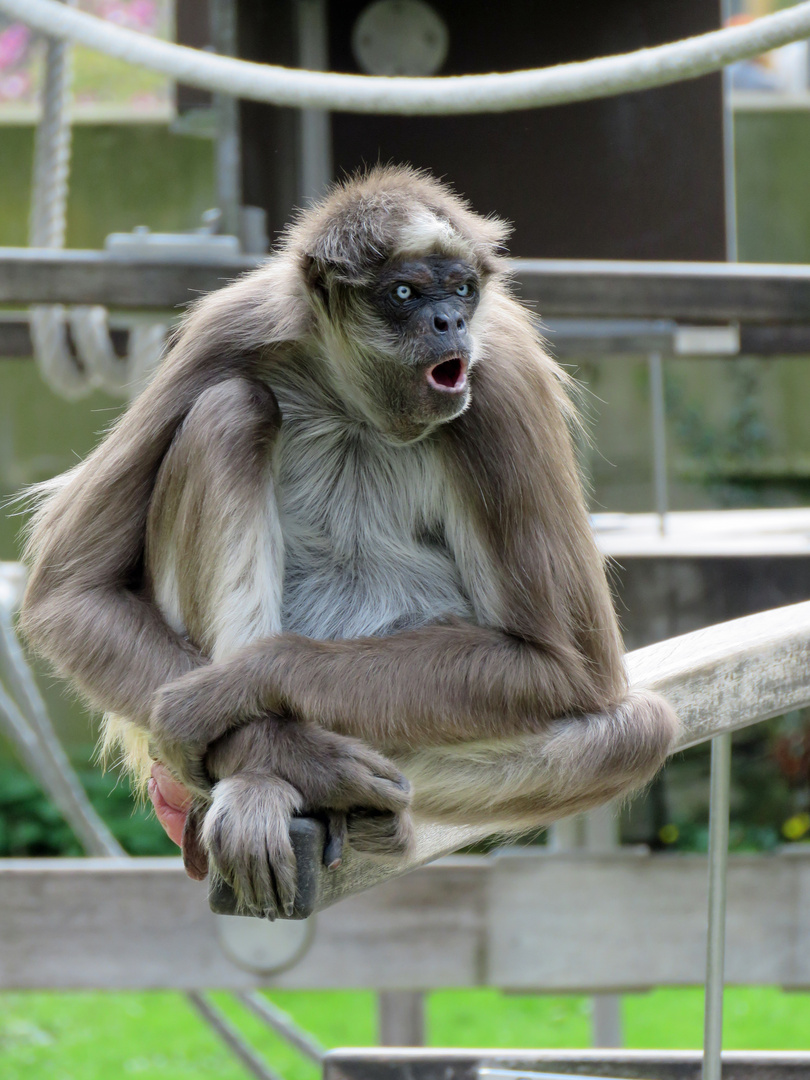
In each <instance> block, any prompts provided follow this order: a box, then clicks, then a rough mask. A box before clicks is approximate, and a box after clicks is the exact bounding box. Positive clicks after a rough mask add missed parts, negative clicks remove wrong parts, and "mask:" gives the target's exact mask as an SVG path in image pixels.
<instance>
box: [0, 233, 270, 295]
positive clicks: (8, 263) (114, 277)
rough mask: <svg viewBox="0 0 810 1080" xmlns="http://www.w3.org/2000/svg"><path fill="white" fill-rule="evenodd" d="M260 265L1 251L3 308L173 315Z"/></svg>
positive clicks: (244, 259) (250, 260)
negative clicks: (75, 307) (94, 307)
mask: <svg viewBox="0 0 810 1080" xmlns="http://www.w3.org/2000/svg"><path fill="white" fill-rule="evenodd" d="M259 261H260V260H259V259H257V258H256V257H250V256H236V257H232V258H223V257H221V256H220V257H218V258H217V259H216V260H212V261H205V260H202V259H199V260H195V261H194V262H189V261H185V262H171V261H169V260H168V259H165V258H164V259H160V260H159V261H157V260H156V261H154V262H148V261H146V260H137V261H136V260H129V259H124V258H120V257H115V256H112V255H108V254H107V253H106V252H104V251H79V250H66V251H59V252H56V251H46V250H42V249H29V248H2V249H0V303H2V304H39V303H43V304H50V303H57V304H87V303H92V304H104V305H105V306H107V307H113V308H143V309H160V310H166V309H172V308H178V307H182V306H183V305H184V304H187V303H188V302H189V301H190V300H194V299H196V298H197V297H199V296H201V295H202V294H203V293H207V292H211V291H212V290H213V289H218V288H221V287H222V285H224V284H225V283H226V282H227V281H229V280H231V279H232V278H234V277H236V276H237V275H238V274H240V273H241V272H242V271H244V270H250V269H252V268H253V267H254V266H256V265H257V264H258V262H259Z"/></svg>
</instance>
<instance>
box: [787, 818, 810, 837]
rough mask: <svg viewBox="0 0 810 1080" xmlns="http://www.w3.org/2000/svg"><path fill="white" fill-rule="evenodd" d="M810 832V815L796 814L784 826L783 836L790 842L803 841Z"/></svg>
mask: <svg viewBox="0 0 810 1080" xmlns="http://www.w3.org/2000/svg"><path fill="white" fill-rule="evenodd" d="M808 832H810V814H794V815H793V817H789V818H788V819H787V821H786V822H784V823H783V825H782V835H783V836H785V837H787V839H788V840H801V838H802V837H803V836H805V835H806V834H807V833H808Z"/></svg>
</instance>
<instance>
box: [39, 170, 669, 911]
mask: <svg viewBox="0 0 810 1080" xmlns="http://www.w3.org/2000/svg"><path fill="white" fill-rule="evenodd" d="M505 232H506V230H505V227H504V226H503V225H502V224H501V223H500V222H497V221H494V220H489V219H484V218H481V217H479V216H478V215H475V214H473V213H472V211H471V210H470V209H469V208H468V207H467V205H466V204H465V203H464V202H463V201H462V200H461V199H459V198H458V197H457V196H455V195H453V194H452V193H451V192H450V191H449V190H448V189H447V188H446V187H445V186H444V185H442V184H440V183H438V182H437V181H435V180H433V179H432V178H430V177H428V176H426V175H424V174H421V173H416V172H414V171H413V170H409V169H377V170H373V171H372V172H371V173H370V174H368V175H367V176H364V177H361V178H356V179H355V180H353V181H350V182H348V183H346V184H345V185H343V186H341V187H339V188H338V189H337V190H336V191H335V192H334V193H333V194H332V195H331V196H330V197H329V198H328V199H326V200H325V201H324V202H323V203H322V204H321V205H320V206H318V207H316V208H314V209H313V210H310V211H307V212H306V213H305V214H304V215H302V217H301V219H300V220H299V222H298V223H297V224H295V225H294V226H293V227H292V228H291V230H290V231H289V233H288V234H287V236H286V237H285V239H284V240H283V242H282V245H281V248H280V251H279V253H278V254H277V255H275V256H274V257H273V258H271V259H270V260H269V262H268V263H267V264H266V265H265V266H264V267H262V268H260V269H259V270H257V271H255V272H254V273H252V274H250V275H247V276H246V277H244V278H242V279H240V280H239V281H237V282H235V283H234V284H232V285H230V286H228V287H226V288H225V289H223V290H221V291H220V292H218V293H216V294H214V295H212V296H209V297H206V298H204V299H203V300H201V301H200V302H199V303H198V304H197V305H196V306H195V308H194V310H193V311H192V313H191V314H190V315H189V317H188V318H187V319H186V321H185V323H184V326H183V328H182V329H181V331H180V333H179V334H178V335H177V338H176V340H175V342H174V344H173V347H172V349H171V350H170V352H169V354H168V356H167V358H166V360H165V362H164V364H163V366H162V367H161V369H160V370H159V372H158V374H157V376H156V378H155V380H154V381H153V383H152V384H151V385H150V386H149V387H148V388H147V390H146V391H145V392H144V393H143V394H142V395H141V397H140V398H138V400H137V401H136V402H135V403H134V404H133V405H132V407H131V408H130V410H129V411H128V412H127V414H126V415H125V416H124V417H123V418H122V419H121V421H120V422H119V423H118V424H117V425H116V426H115V427H114V428H113V430H112V431H111V433H110V434H109V435H108V437H107V439H106V440H105V441H104V443H103V444H102V445H101V446H100V447H99V449H98V450H96V451H95V452H94V453H93V454H92V455H91V456H90V457H89V458H88V459H87V460H86V461H85V462H84V463H83V464H82V465H80V466H78V467H77V468H76V469H75V470H73V471H72V473H70V474H68V475H67V476H66V477H65V478H64V479H63V481H60V482H58V483H56V484H52V485H50V486H48V487H47V491H46V492H45V494H46V495H47V496H48V497H47V498H46V499H45V500H44V502H43V505H42V507H41V508H40V510H39V511H38V514H37V516H36V518H35V521H34V525H33V529H32V533H31V537H30V541H29V545H28V550H27V556H26V557H27V560H28V562H29V564H30V566H31V576H30V580H29V586H28V590H27V593H26V598H25V603H24V607H23V614H22V626H23V629H24V631H25V633H26V634H27V636H28V638H29V640H30V641H31V642H32V643H33V644H34V645H35V646H36V647H37V649H38V650H39V651H40V652H42V653H43V654H44V655H45V656H47V657H48V658H49V659H50V660H51V661H52V663H53V664H54V665H55V666H56V667H57V669H58V670H60V671H61V672H62V673H63V674H65V675H67V676H69V677H70V678H71V679H72V680H73V682H74V683H75V684H76V685H77V686H78V687H79V688H80V689H81V690H82V691H83V692H84V693H85V694H86V695H87V697H88V698H89V700H90V701H91V702H92V704H93V705H94V706H96V707H98V708H101V709H104V710H108V711H110V712H112V713H115V714H118V715H119V716H122V717H124V718H125V720H126V722H127V724H129V725H135V726H137V727H139V728H140V729H141V730H143V729H146V730H147V731H148V732H149V735H150V737H151V739H152V740H153V745H154V748H155V751H156V752H159V753H160V754H161V756H162V757H163V758H164V759H165V760H167V762H168V763H169V764H170V765H171V766H172V767H173V768H174V769H175V770H176V771H177V773H178V775H180V776H181V777H182V778H183V779H184V780H185V781H186V782H187V783H189V784H190V785H192V786H193V787H194V788H195V790H196V791H197V793H198V796H199V798H200V799H202V800H204V801H205V802H206V803H207V801H208V800H209V799H211V798H213V804H212V806H211V809H210V810H209V811H208V814H207V816H206V818H205V825H204V828H203V835H204V838H205V842H206V847H207V850H208V853H209V856H210V857H211V859H212V861H213V863H214V865H215V866H216V867H217V868H218V869H219V871H220V872H221V873H223V875H224V876H226V877H227V878H228V879H229V880H230V881H231V882H232V883H233V884H234V885H235V887H237V889H238V890H239V892H240V895H241V896H242V898H243V900H244V902H245V903H246V904H247V905H248V907H249V908H250V909H251V910H254V911H257V912H261V913H266V912H268V911H269V910H271V909H272V910H275V909H277V908H279V907H280V908H281V909H282V910H284V909H287V908H288V907H289V904H290V903H291V890H294V864H293V863H292V861H291V860H292V855H291V849H290V848H289V841H288V839H287V837H286V828H285V825H286V822H287V821H288V820H289V817H290V815H291V814H293V813H296V812H302V811H307V812H323V813H325V814H326V815H327V816H330V815H331V820H333V822H334V825H335V829H336V830H337V832H338V833H340V832H341V830H342V829H344V828H345V825H343V824H341V821H345V819H346V816H347V815H348V820H349V839H350V842H354V843H356V844H357V845H358V846H363V845H364V844H365V846H366V848H367V849H374V850H382V851H388V852H393V851H402V850H403V848H405V847H406V846H407V844H408V840H409V825H408V816H407V812H406V807H407V801H408V800H407V796H406V794H405V785H404V782H403V781H402V779H401V777H400V776H399V773H398V771H397V769H396V768H394V767H393V766H392V765H391V764H390V763H389V762H388V761H386V759H385V758H382V757H381V756H380V754H379V753H377V752H376V751H373V750H371V749H370V748H369V747H370V746H373V747H376V748H377V750H382V751H384V752H385V753H387V754H388V755H389V756H391V757H392V758H393V759H394V760H395V761H396V762H397V763H398V764H399V766H400V767H401V768H402V769H403V770H404V772H405V773H406V775H408V776H409V777H410V778H411V780H412V781H413V783H414V785H415V795H414V810H415V812H416V813H417V814H418V815H419V816H421V817H426V818H431V819H434V820H444V821H451V822H469V821H481V820H491V821H492V822H493V825H495V826H497V827H498V828H507V827H512V828H515V829H517V828H525V827H528V826H531V825H536V824H542V823H545V822H547V821H549V820H553V819H554V818H555V817H557V816H561V815H563V814H567V813H573V812H575V811H577V810H581V809H585V808H587V807H588V806H592V805H595V804H596V803H597V802H600V801H603V800H605V799H608V798H611V797H614V796H616V795H618V794H622V793H624V792H626V791H628V790H631V789H632V788H634V787H636V786H638V785H639V784H641V783H644V782H646V781H647V780H648V779H649V778H650V777H651V776H652V775H653V774H654V772H655V771H656V770H657V769H658V768H659V767H660V765H661V763H662V762H663V760H664V758H665V757H666V754H667V752H668V750H669V747H670V746H671V744H672V741H673V739H674V737H675V734H676V732H677V720H676V719H675V717H674V715H673V713H672V711H671V710H670V709H669V707H668V706H667V705H666V703H665V702H663V701H662V700H661V699H660V698H657V697H655V695H652V694H636V695H630V696H628V693H627V685H626V678H625V674H624V669H623V665H622V649H621V640H620V636H619V632H618V627H617V623H616V619H615V615H614V612H613V607H612V603H611V599H610V595H609V591H608V587H607V583H606V580H605V574H604V569H603V565H602V560H601V558H600V556H599V554H598V552H597V550H596V547H595V544H594V541H593V537H592V535H591V530H590V525H589V522H588V519H587V514H586V511H585V506H584V500H583V497H582V493H581V486H580V481H579V477H578V474H577V470H576V466H575V461H574V456H573V450H572V445H571V438H570V434H569V425H570V421H571V418H572V411H571V407H570V405H569V402H568V398H567V395H566V386H565V378H564V376H563V375H562V373H561V371H560V369H559V368H558V367H557V366H556V365H555V364H554V363H553V361H551V360H550V359H549V358H548V356H547V355H546V354H545V353H544V351H543V349H542V346H541V344H540V342H539V340H538V337H537V334H536V330H535V328H534V326H533V323H532V320H531V318H530V316H529V314H528V313H527V312H526V310H525V309H524V308H523V307H522V306H521V305H520V304H519V303H517V302H516V301H515V300H514V299H513V298H512V296H511V295H510V293H509V289H508V282H507V277H506V270H505V264H504V262H503V259H502V249H501V244H502V242H503V239H504V236H505ZM431 236H432V237H433V240H432V241H430V243H431V244H432V248H431V250H435V251H436V252H438V253H439V254H442V255H446V256H447V257H448V258H455V259H463V260H464V262H465V264H467V265H469V266H470V267H471V272H473V273H474V274H475V275H476V276H477V279H478V280H479V281H480V283H481V299H480V303H479V307H478V310H477V312H476V315H475V320H474V325H475V334H474V341H473V347H472V351H471V353H470V365H471V366H470V378H469V382H470V394H469V397H468V398H467V399H465V400H464V402H463V407H461V406H460V411H459V412H458V414H457V415H455V416H453V417H450V416H449V415H448V416H444V415H439V414H438V413H437V414H436V416H435V417H433V416H432V415H431V412H430V409H431V408H432V406H431V403H430V401H429V400H428V399H426V398H425V393H424V386H423V384H422V383H420V382H419V381H418V379H417V376H416V375H414V371H418V367H414V364H418V362H419V355H418V342H417V343H416V345H415V346H414V344H413V342H411V343H409V345H408V349H409V350H410V351H409V352H408V353H407V356H405V354H404V353H403V352H402V350H403V348H404V346H403V345H401V344H400V342H399V341H398V339H397V337H396V334H395V333H393V332H392V331H391V329H390V327H389V328H386V327H385V326H384V325H383V324H382V323H381V322H380V319H379V318H378V317H377V316H376V315H375V311H374V308H373V306H371V305H370V301H369V300H368V299H366V297H367V296H368V295H369V294H368V290H369V289H370V288H372V287H373V285H374V282H375V281H377V280H378V278H379V275H380V274H381V273H382V272H383V271H384V270H385V268H386V267H390V266H391V265H392V260H393V264H395V263H396V260H397V258H399V257H400V256H402V257H403V258H404V257H407V258H410V257H413V255H414V254H418V251H416V252H415V248H418V246H419V244H421V243H424V242H426V241H424V240H423V237H428V238H429V237H431ZM430 253H431V251H430V250H428V251H426V252H425V254H430ZM414 348H416V349H417V352H416V353H414V351H413V350H414ZM290 373H293V374H295V375H296V377H298V378H299V379H300V377H301V375H302V373H304V374H306V375H309V374H310V373H311V377H312V380H313V383H317V384H318V385H322V386H323V387H329V388H331V389H328V391H327V390H324V393H326V394H327V396H328V395H330V394H331V395H332V396H331V398H329V400H331V401H332V405H331V406H330V407H331V408H333V410H334V413H335V415H336V416H337V415H339V416H340V417H345V420H346V422H347V423H349V424H354V425H357V426H358V430H361V429H362V428H363V425H366V426H368V427H370V428H372V429H375V430H379V431H381V432H382V433H383V435H384V436H385V437H386V438H390V439H391V440H392V441H393V442H394V443H395V444H398V443H400V442H402V443H403V445H412V444H415V443H419V442H420V440H421V441H422V442H424V444H425V445H426V447H427V448H428V451H429V453H430V454H431V455H432V457H431V458H430V460H431V461H434V460H435V461H436V462H438V465H437V466H436V467H437V468H438V469H439V474H440V481H441V484H442V495H443V506H444V513H445V521H444V526H443V529H444V534H443V541H442V543H443V544H444V545H446V547H447V549H448V550H450V551H451V552H452V553H453V554H454V557H455V559H456V562H457V565H458V568H459V573H460V575H461V579H462V582H463V587H464V590H465V595H466V596H468V597H469V602H470V605H471V607H472V609H473V611H474V612H475V617H474V618H472V619H466V618H465V619H461V618H458V617H451V618H444V619H440V620H439V621H438V622H435V623H434V624H433V625H417V626H416V628H413V629H404V630H400V631H398V632H397V631H395V632H391V633H389V634H387V635H386V636H378V635H373V636H366V637H359V638H358V637H355V638H348V639H343V640H319V639H318V638H317V637H309V636H302V635H300V634H294V633H288V632H281V625H280V621H278V622H277V623H273V624H272V625H270V623H268V622H267V618H268V617H270V618H271V622H272V618H275V615H274V614H273V612H271V613H270V616H268V615H267V611H266V610H264V609H262V608H261V604H259V605H258V607H257V610H256V612H255V613H251V612H248V611H247V610H246V611H245V614H244V618H243V619H242V617H241V616H240V614H239V611H237V613H236V615H235V616H234V614H233V612H230V613H228V611H227V610H226V609H227V605H228V603H233V602H234V596H235V595H236V594H237V593H238V594H239V595H240V596H241V593H239V590H240V589H242V588H244V589H245V593H244V595H245V596H246V597H248V598H250V597H251V596H253V594H254V593H255V592H256V589H255V588H254V589H253V592H251V590H250V588H248V585H249V584H250V582H251V581H253V580H254V579H256V574H257V573H258V571H257V570H256V565H257V564H261V565H262V567H263V569H262V570H261V573H262V574H264V575H265V577H264V578H262V579H261V580H262V581H268V582H270V583H271V584H272V585H273V586H274V587H275V586H278V588H279V589H280V582H281V574H282V562H283V552H279V554H278V559H277V562H276V563H274V561H273V558H272V557H268V551H269V547H272V544H273V543H275V541H274V540H273V537H274V536H276V535H277V534H279V530H280V525H279V522H278V520H277V516H276V515H275V501H274V500H275V496H274V484H275V469H276V462H275V453H276V451H275V446H276V441H277V435H278V431H279V411H278V405H277V402H276V400H275V397H274V395H273V393H272V392H271V391H270V389H269V387H268V385H267V383H268V382H270V383H273V385H274V386H275V381H274V380H276V379H280V380H281V382H282V383H283V382H284V380H285V379H286V378H287V376H288V375H289V374H290ZM419 395H421V396H419ZM442 407H443V408H446V407H447V402H446V401H444V402H443V404H442ZM403 453H404V451H403ZM268 508H269V509H268ZM274 530H275V531H274ZM279 535H280V534H279ZM263 538H264V539H263ZM265 541H266V542H265ZM251 543H252V544H254V546H255V547H254V548H251V547H250V546H249V545H250V544H251ZM268 545H269V547H268ZM270 554H272V552H271V553H270ZM240 559H241V560H242V562H243V563H244V566H245V570H244V574H243V575H242V578H240V577H239V574H237V575H236V578H235V580H231V578H227V575H225V570H226V569H227V568H228V567H229V566H233V565H234V560H236V563H239V560H240ZM263 560H265V561H266V563H267V565H266V566H264V562H263ZM169 562H171V565H168V563H169ZM240 565H241V564H240ZM169 579H172V580H176V596H175V597H174V601H176V606H177V613H176V622H173V619H172V616H171V614H170V613H169V611H168V610H167V608H166V605H165V604H164V610H163V611H161V610H160V609H159V607H158V605H157V603H156V600H155V597H156V595H158V593H159V591H160V590H159V588H158V584H157V583H159V582H160V581H165V580H169ZM256 580H258V579H256ZM223 590H224V591H223ZM234 590H236V593H234ZM259 591H261V589H260V590H259ZM174 601H173V602H174ZM240 603H241V601H240ZM169 606H171V605H169ZM249 606H250V604H249V603H248V604H247V605H246V608H247V607H249ZM266 606H267V605H265V607H266ZM223 612H225V614H223ZM226 616H227V617H226ZM278 618H279V620H280V615H279V616H278ZM263 619H264V620H265V621H264V622H262V620H263ZM240 620H241V621H240ZM251 620H253V622H251ZM242 622H244V623H245V625H244V626H243V625H241V623H242ZM170 624H171V625H170ZM247 624H250V625H247ZM254 624H255V625H254ZM223 627H224V628H225V629H223ZM262 627H264V629H262ZM243 631H244V633H243ZM234 633H235V634H236V636H235V637H234ZM227 634H230V635H231V637H230V638H229V641H230V642H231V644H230V645H229V647H227V648H225V647H224V646H222V644H221V643H222V641H223V635H225V636H227ZM240 634H242V637H241V638H240V636H239V635H240ZM212 657H214V658H215V660H214V662H213V663H212V662H211V658H212ZM560 717H564V718H565V719H560ZM212 780H213V781H219V782H218V783H217V785H216V787H215V788H214V791H213V796H211V795H209V794H208V788H209V786H210V782H211V781H212ZM352 811H359V812H354V813H352ZM352 829H354V833H353V832H352ZM189 851H190V852H191V851H195V852H196V848H195V845H194V844H193V843H191V842H190V843H189ZM268 860H269V861H268ZM193 861H194V862H195V865H196V863H198V862H199V856H198V854H195V855H194V860H193ZM268 865H269V866H270V868H271V869H270V870H269V871H268V870H267V866H268ZM250 867H253V868H254V869H253V870H251V869H250ZM256 867H259V869H256ZM262 867H263V868H264V869H261V868H262ZM270 894H274V896H271V895H270ZM274 905H275V907H274Z"/></svg>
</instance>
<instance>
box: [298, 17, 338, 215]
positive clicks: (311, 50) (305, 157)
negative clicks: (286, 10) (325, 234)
mask: <svg viewBox="0 0 810 1080" xmlns="http://www.w3.org/2000/svg"><path fill="white" fill-rule="evenodd" d="M296 16H297V21H298V62H299V64H300V65H301V67H302V68H304V69H305V70H307V71H328V70H329V21H328V11H327V6H326V0H298V2H297V4H296ZM299 124H300V127H299V131H300V139H301V143H300V148H299V154H300V158H299V170H298V175H299V183H300V197H301V198H302V199H319V198H320V197H321V196H322V195H323V194H324V193H325V191H326V189H327V187H328V186H329V184H330V183H331V182H332V118H331V115H330V114H329V113H328V112H327V111H326V110H325V109H301V114H300V120H299Z"/></svg>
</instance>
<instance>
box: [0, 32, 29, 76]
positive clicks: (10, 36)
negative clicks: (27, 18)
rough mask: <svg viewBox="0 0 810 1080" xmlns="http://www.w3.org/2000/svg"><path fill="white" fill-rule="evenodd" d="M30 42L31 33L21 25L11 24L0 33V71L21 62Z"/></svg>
mask: <svg viewBox="0 0 810 1080" xmlns="http://www.w3.org/2000/svg"><path fill="white" fill-rule="evenodd" d="M30 40H31V31H30V30H29V29H28V27H27V26H23V25H22V23H12V24H11V26H7V27H6V29H5V30H3V32H2V33H0V70H2V69H3V68H7V67H11V65H12V64H16V63H17V61H18V60H21V59H22V58H23V56H24V55H25V50H26V49H27V48H28V43H29V42H30Z"/></svg>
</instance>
